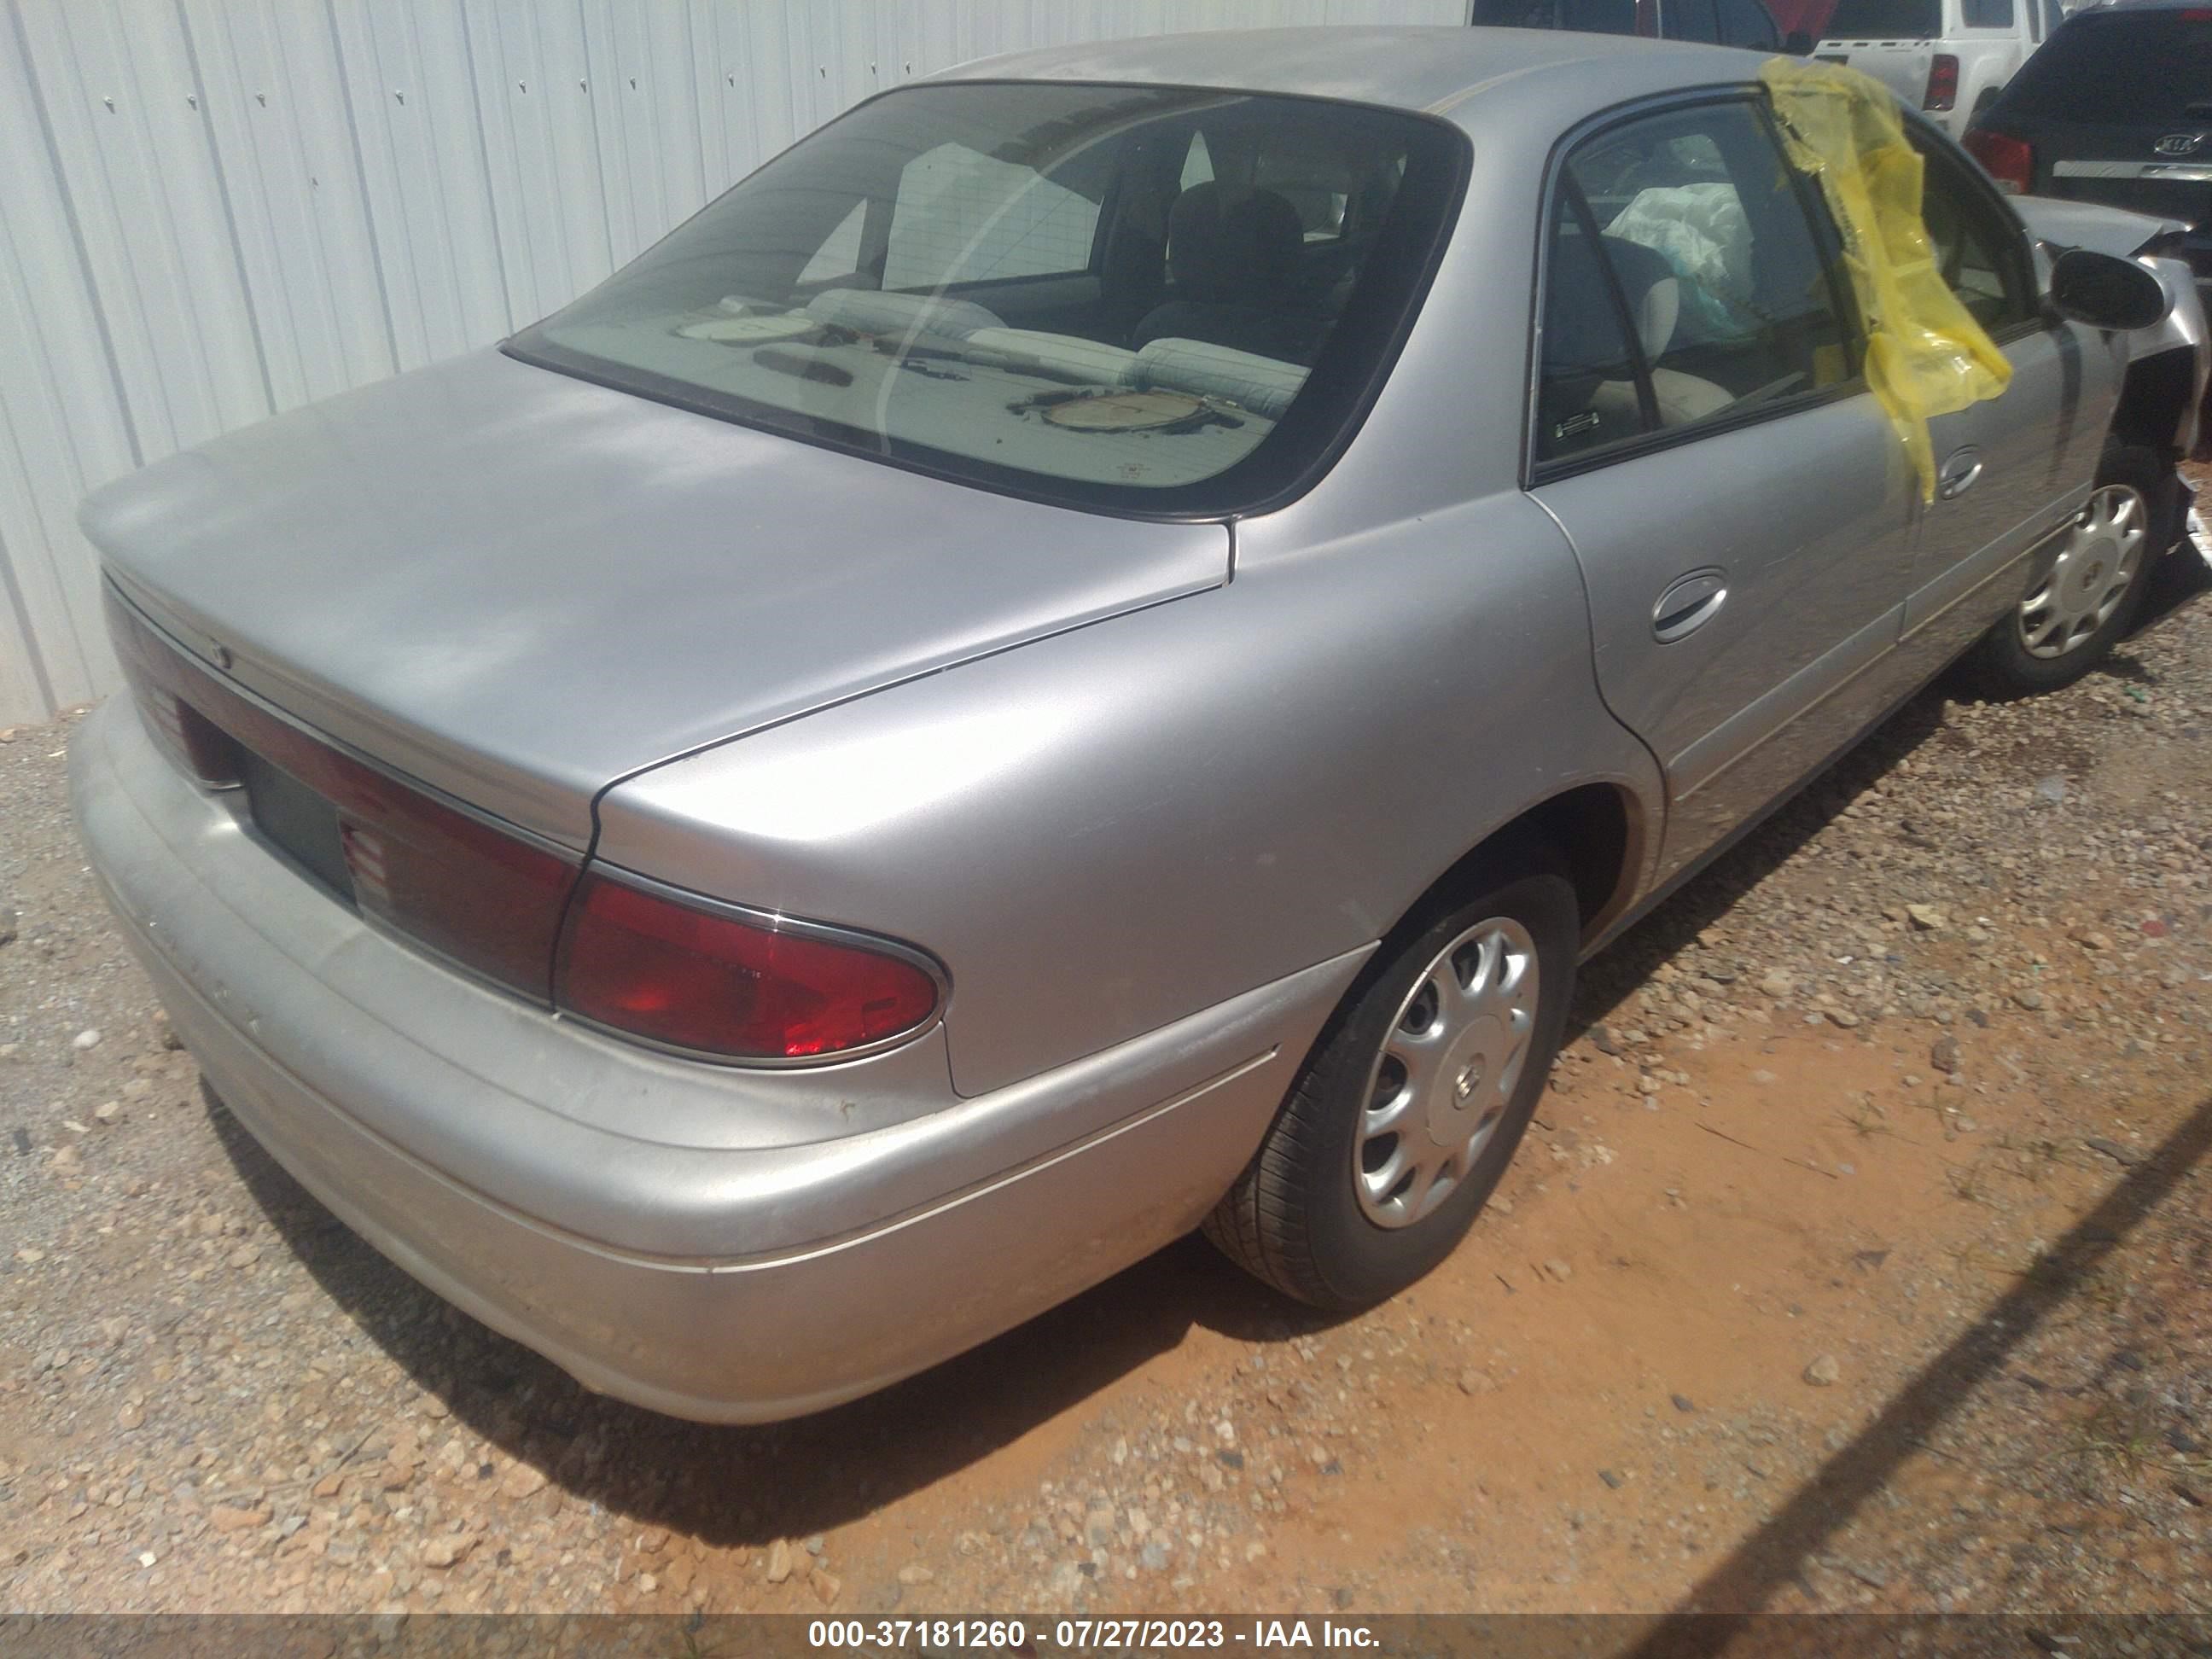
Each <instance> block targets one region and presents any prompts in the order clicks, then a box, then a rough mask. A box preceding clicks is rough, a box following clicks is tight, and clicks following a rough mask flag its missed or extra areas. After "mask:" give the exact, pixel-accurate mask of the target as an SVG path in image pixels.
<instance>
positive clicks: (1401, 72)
mask: <svg viewBox="0 0 2212 1659" xmlns="http://www.w3.org/2000/svg"><path fill="white" fill-rule="evenodd" d="M1762 56H1764V54H1758V53H1753V52H1742V51H1739V50H1737V49H1735V48H1734V47H1728V46H1692V45H1686V44H1684V43H1681V42H1677V41H1670V40H1644V39H1641V38H1638V37H1637V36H1634V35H1619V34H1583V33H1575V32H1573V31H1571V30H1565V29H1525V28H1481V27H1313V28H1276V29H1222V30H1218V31H1209V32H1206V33H1194V34H1166V35H1152V36H1150V37H1148V38H1145V39H1140V40H1101V41H1096V42H1091V43H1089V44H1086V45H1082V46H1049V47H1043V48H1040V49H1037V50H1034V51H1030V52H1007V53H1005V54H1003V55H1001V56H999V57H995V58H978V59H977V60H975V62H973V63H969V64H961V65H959V66H958V67H957V68H955V69H951V70H945V71H944V72H942V73H941V74H939V75H935V76H931V77H929V78H930V80H932V81H934V82H945V81H1015V80H1018V81H1026V80H1046V81H1088V82H1115V83H1125V82H1133V83H1138V84H1152V85H1158V86H1178V87H1210V88H1221V89H1222V90H1224V91H1235V92H1260V93H1282V94H1292V95H1302V96H1305V97H1310V98H1316V97H1317V98H1337V99H1343V100H1349V101H1352V102H1356V103H1363V104H1381V105H1386V106H1394V107H1396V108H1400V109H1408V110H1420V111H1425V112H1430V113H1432V114H1443V113H1448V112H1451V111H1453V110H1454V109H1455V108H1456V107H1457V106H1461V105H1462V104H1464V103H1465V102H1467V101H1468V100H1469V99H1470V98H1472V97H1473V96H1474V94H1479V93H1481V92H1484V91H1486V90H1487V89H1489V88H1493V87H1498V86H1500V85H1503V84H1504V83H1508V82H1512V83H1516V84H1517V85H1519V86H1520V87H1521V88H1522V89H1524V90H1528V89H1530V88H1528V86H1527V83H1528V82H1532V81H1533V82H1540V83H1543V84H1545V85H1547V86H1549V87H1553V88H1564V87H1569V86H1577V85H1580V84H1582V83H1583V82H1585V81H1586V80H1587V79H1588V78H1589V72H1590V71H1592V70H1598V71H1600V73H1599V74H1598V75H1597V76H1596V80H1597V82H1599V83H1601V84H1602V85H1603V87H1604V88H1605V89H1606V91H1607V94H1610V96H1609V97H1608V98H1607V100H1605V101H1612V100H1613V99H1614V98H1618V97H1620V96H1622V95H1627V96H1635V95H1638V94H1640V93H1644V92H1661V91H1665V90H1667V89H1668V88H1674V87H1678V86H1703V85H1709V84H1712V83H1715V82H1722V83H1725V82H1744V81H1748V80H1751V79H1752V78H1753V76H1755V75H1756V74H1757V72H1758V65H1759V60H1760V58H1761V57H1762ZM1556 95H1557V94H1556V93H1555V94H1554V96H1556ZM1559 102H1560V103H1561V104H1562V105H1565V106H1576V105H1577V104H1578V102H1579V100H1574V99H1571V98H1563V99H1559ZM1580 107H1583V108H1595V107H1598V106H1596V105H1582V106H1580Z"/></svg>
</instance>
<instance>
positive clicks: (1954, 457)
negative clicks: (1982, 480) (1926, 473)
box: [1936, 447, 1982, 501]
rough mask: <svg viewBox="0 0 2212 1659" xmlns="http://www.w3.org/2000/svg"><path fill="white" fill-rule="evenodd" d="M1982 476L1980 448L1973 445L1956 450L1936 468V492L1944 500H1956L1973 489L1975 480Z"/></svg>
mask: <svg viewBox="0 0 2212 1659" xmlns="http://www.w3.org/2000/svg"><path fill="white" fill-rule="evenodd" d="M1981 476H1982V452H1981V451H1980V450H1978V449H1974V448H1972V447H1969V448H1966V449H1956V450H1954V451H1952V452H1951V453H1950V454H1949V455H1948V456H1947V457H1946V458H1945V459H1944V461H1943V465H1942V466H1941V467H1939V468H1938V469H1937V470H1936V495H1937V496H1938V497H1939V498H1940V499H1942V500H1943V501H1956V500H1957V499H1958V498H1959V497H1960V496H1961V495H1965V494H1966V492H1967V491H1968V490H1970V489H1972V488H1973V487H1974V480H1975V479H1977V478H1978V477H1981Z"/></svg>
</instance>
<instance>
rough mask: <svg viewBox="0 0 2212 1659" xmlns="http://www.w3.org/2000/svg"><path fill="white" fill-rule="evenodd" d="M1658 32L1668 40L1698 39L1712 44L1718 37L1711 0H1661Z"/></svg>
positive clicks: (1718, 32)
mask: <svg viewBox="0 0 2212 1659" xmlns="http://www.w3.org/2000/svg"><path fill="white" fill-rule="evenodd" d="M1659 32H1660V33H1662V34H1663V35H1665V36H1666V37H1667V38H1668V40H1700V41H1703V42H1705V44H1706V45H1708V46H1711V45H1712V44H1713V43H1714V42H1716V41H1717V40H1719V39H1720V24H1719V21H1718V20H1717V18H1716V17H1715V16H1714V15H1713V0H1663V3H1662V8H1661V10H1660V14H1659Z"/></svg>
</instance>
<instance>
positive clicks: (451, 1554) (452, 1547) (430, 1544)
mask: <svg viewBox="0 0 2212 1659" xmlns="http://www.w3.org/2000/svg"><path fill="white" fill-rule="evenodd" d="M476 1547H477V1540H476V1534H474V1533H467V1532H448V1533H441V1534H439V1535H438V1536H437V1537H435V1538H433V1539H430V1540H429V1541H427V1542H426V1543H424V1545H423V1546H422V1565H424V1566H426V1567H436V1568H439V1569H440V1570H441V1571H442V1570H444V1569H445V1568H447V1567H457V1566H459V1565H460V1564H461V1563H462V1562H464V1561H465V1560H467V1559H469V1552H470V1551H471V1550H473V1549H474V1548H476Z"/></svg>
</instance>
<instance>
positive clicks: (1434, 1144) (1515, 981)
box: [1352, 916, 1537, 1227]
mask: <svg viewBox="0 0 2212 1659" xmlns="http://www.w3.org/2000/svg"><path fill="white" fill-rule="evenodd" d="M1536 979H1537V976H1536V942H1535V940H1534V939H1531V938H1530V937H1529V936H1528V929H1527V928H1525V927H1522V925H1521V924H1520V923H1519V922H1517V921H1514V920H1513V919H1512V918H1511V917H1510V916H1493V917H1492V918H1491V919H1490V920H1489V921H1479V922H1477V923H1475V925H1474V927H1470V928H1468V930H1467V931H1466V932H1465V933H1462V934H1461V935H1460V936H1459V937H1458V938H1457V939H1454V940H1453V941H1452V942H1451V943H1450V944H1449V945H1447V946H1445V947H1444V949H1443V951H1439V952H1438V953H1437V957H1436V959H1435V960H1434V961H1433V962H1431V963H1429V965H1428V967H1427V968H1426V969H1424V970H1423V971H1422V974H1421V976H1420V978H1419V979H1417V980H1415V981H1413V989H1412V990H1411V991H1408V992H1407V994H1406V1000H1405V1001H1403V1002H1402V1003H1401V1004H1400V1005H1399V1006H1398V1014H1397V1018H1395V1019H1394V1020H1392V1021H1391V1022H1390V1034H1389V1036H1386V1037H1384V1038H1383V1052H1382V1053H1381V1054H1377V1055H1376V1058H1375V1066H1374V1069H1373V1070H1372V1071H1370V1073H1368V1077H1367V1095H1366V1100H1367V1104H1366V1107H1365V1109H1364V1110H1363V1111H1362V1112H1361V1114H1360V1119H1359V1133H1358V1137H1357V1139H1355V1140H1354V1142H1353V1145H1352V1190H1353V1191H1355V1192H1356V1193H1358V1194H1359V1207H1360V1210H1361V1212H1363V1213H1364V1214H1365V1216H1366V1217H1367V1218H1368V1219H1369V1220H1370V1221H1372V1222H1374V1223H1375V1224H1376V1225H1377V1226H1383V1227H1407V1226H1411V1225H1413V1223H1414V1222H1416V1221H1419V1219H1420V1218H1422V1217H1423V1216H1425V1215H1427V1214H1428V1213H1429V1212H1431V1211H1432V1210H1434V1209H1435V1208H1436V1207H1437V1206H1438V1205H1439V1204H1441V1203H1443V1201H1444V1200H1445V1199H1446V1198H1448V1197H1449V1196H1450V1195H1451V1192H1452V1189H1453V1188H1455V1187H1457V1186H1458V1185H1459V1183H1460V1182H1462V1181H1463V1180H1465V1179H1466V1178H1467V1172H1468V1170H1470V1169H1472V1168H1473V1167H1474V1161H1475V1159H1476V1158H1480V1156H1481V1155H1482V1149H1483V1148H1484V1147H1485V1146H1487V1145H1488V1144H1489V1141H1490V1137H1491V1136H1492V1134H1493V1133H1496V1132H1497V1128H1498V1121H1499V1120H1500V1119H1501V1118H1503V1117H1504V1115H1505V1108H1506V1104H1507V1103H1508V1102H1510V1100H1511V1099H1512V1098H1513V1091H1514V1089H1515V1088H1516V1086H1517V1085H1519V1083H1520V1081H1521V1071H1522V1066H1523V1065H1524V1064H1525V1063H1526V1062H1527V1060H1528V1037H1529V1034H1530V1033H1531V1032H1532V1031H1534V1030H1535V1027H1536V994H1537V983H1536Z"/></svg>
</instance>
